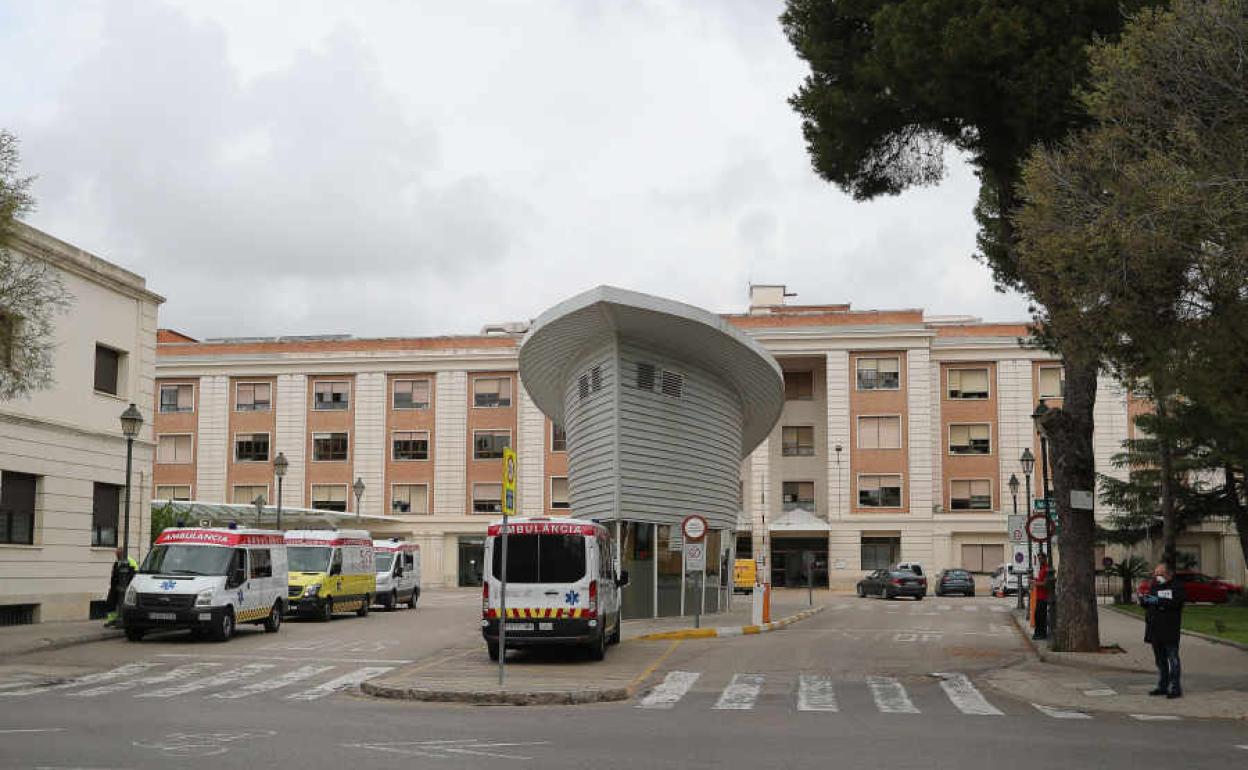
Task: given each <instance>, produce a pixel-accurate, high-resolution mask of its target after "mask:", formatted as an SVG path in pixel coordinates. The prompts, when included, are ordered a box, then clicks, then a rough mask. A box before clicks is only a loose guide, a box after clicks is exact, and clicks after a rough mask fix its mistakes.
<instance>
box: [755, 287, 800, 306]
mask: <svg viewBox="0 0 1248 770" xmlns="http://www.w3.org/2000/svg"><path fill="white" fill-rule="evenodd" d="M787 288H788V287H786V286H784V285H783V284H768V283H752V284H750V312H751V313H767V312H770V309H771V308H776V307H783V306H784V301H785V299H786V298H788V297H796V296H797V294H796V293H793V292H789V291H786V289H787Z"/></svg>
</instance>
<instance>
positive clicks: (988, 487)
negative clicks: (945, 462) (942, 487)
mask: <svg viewBox="0 0 1248 770" xmlns="http://www.w3.org/2000/svg"><path fill="white" fill-rule="evenodd" d="M949 509H950V510H952V511H988V510H992V482H991V481H989V480H988V479H967V480H955V481H950V482H949Z"/></svg>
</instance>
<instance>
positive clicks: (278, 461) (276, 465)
mask: <svg viewBox="0 0 1248 770" xmlns="http://www.w3.org/2000/svg"><path fill="white" fill-rule="evenodd" d="M289 467H290V461H288V460H287V459H286V455H285V454H283V453H281V452H278V453H277V457H274V458H273V474H274V475H275V476H277V531H278V532H281V531H282V477H284V476H285V475H286V469H287V468H289Z"/></svg>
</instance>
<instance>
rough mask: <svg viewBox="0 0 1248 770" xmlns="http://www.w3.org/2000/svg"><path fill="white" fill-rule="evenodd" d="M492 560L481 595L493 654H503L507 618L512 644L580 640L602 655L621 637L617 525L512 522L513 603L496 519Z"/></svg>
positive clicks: (488, 548) (490, 540)
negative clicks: (501, 646) (614, 528)
mask: <svg viewBox="0 0 1248 770" xmlns="http://www.w3.org/2000/svg"><path fill="white" fill-rule="evenodd" d="M485 563H486V565H487V566H488V569H487V570H486V574H485V580H484V583H483V585H482V589H481V591H482V594H481V633H482V635H483V636H484V637H485V644H486V648H487V649H488V651H489V654H490V659H491V660H498V656H499V654H500V649H499V622H500V621H501V622H504V623H506V626H505V629H506V635H505V636H506V645H507V648H508V649H511V648H514V647H534V646H544V645H578V646H582V647H586V648H588V649H589V651H590V655H591V657H593V658H594V659H595V660H602V658H603V656H605V655H606V648H607V645H609V644H617V643H619V641H620V608H621V600H620V597H621V589H622V588H623V587H624V586H625V585H627V583H628V573H623V574H621V573H620V572H619V570H618V566H617V565H618V559H617V555H616V548H615V539H614V537H612V534H611V530H609V529H607V528H606V527H604V526H602V525H601V524H598V523H595V522H592V521H581V520H577V519H549V518H516V519H509V520H508V526H507V609H506V618H502V617H500V616H501V615H502V612H501V602H502V589H503V581H502V578H503V538H502V526H501V524H499V523H495V524H491V525H490V528H489V531H488V534H487V537H486V540H485Z"/></svg>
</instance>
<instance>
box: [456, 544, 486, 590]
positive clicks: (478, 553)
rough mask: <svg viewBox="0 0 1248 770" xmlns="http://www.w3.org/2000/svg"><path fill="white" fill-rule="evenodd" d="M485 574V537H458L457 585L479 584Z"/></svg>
mask: <svg viewBox="0 0 1248 770" xmlns="http://www.w3.org/2000/svg"><path fill="white" fill-rule="evenodd" d="M484 575H485V538H483V537H461V538H460V539H459V585H461V586H479V585H481V582H482V578H483V577H484Z"/></svg>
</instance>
